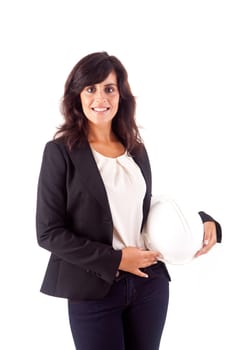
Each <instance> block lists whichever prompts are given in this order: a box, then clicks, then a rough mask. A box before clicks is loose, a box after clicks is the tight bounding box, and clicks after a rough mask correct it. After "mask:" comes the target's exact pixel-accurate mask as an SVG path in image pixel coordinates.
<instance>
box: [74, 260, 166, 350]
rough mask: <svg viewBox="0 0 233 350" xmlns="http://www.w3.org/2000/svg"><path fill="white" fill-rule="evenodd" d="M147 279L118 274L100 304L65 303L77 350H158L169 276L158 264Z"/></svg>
mask: <svg viewBox="0 0 233 350" xmlns="http://www.w3.org/2000/svg"><path fill="white" fill-rule="evenodd" d="M144 270H145V271H146V272H147V273H148V275H149V277H148V278H143V277H138V276H136V275H132V274H130V273H121V274H120V276H119V277H118V278H116V281H115V282H114V284H113V285H112V288H111V290H110V292H109V293H108V295H107V296H106V297H104V298H103V299H101V300H88V301H71V300H69V301H68V311H69V319H70V326H71V331H72V335H73V339H74V343H75V346H76V349H77V350H158V349H159V344H160V340H161V336H162V332H163V328H164V324H165V320H166V314H167V307H168V300H169V276H168V275H167V274H166V273H165V272H164V269H162V267H161V266H160V264H159V263H158V264H155V265H152V266H150V267H148V268H146V269H144Z"/></svg>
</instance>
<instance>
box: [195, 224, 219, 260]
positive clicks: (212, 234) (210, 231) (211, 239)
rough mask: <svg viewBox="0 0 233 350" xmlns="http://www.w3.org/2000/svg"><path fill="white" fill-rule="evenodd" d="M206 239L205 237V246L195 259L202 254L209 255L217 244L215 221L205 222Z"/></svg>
mask: <svg viewBox="0 0 233 350" xmlns="http://www.w3.org/2000/svg"><path fill="white" fill-rule="evenodd" d="M203 225H204V237H203V246H202V248H201V249H200V250H199V251H198V252H197V253H196V254H195V257H198V256H200V255H202V254H206V253H208V251H209V250H210V249H211V248H212V247H213V246H214V245H215V244H216V242H217V231H216V224H215V222H214V221H206V222H204V224H203Z"/></svg>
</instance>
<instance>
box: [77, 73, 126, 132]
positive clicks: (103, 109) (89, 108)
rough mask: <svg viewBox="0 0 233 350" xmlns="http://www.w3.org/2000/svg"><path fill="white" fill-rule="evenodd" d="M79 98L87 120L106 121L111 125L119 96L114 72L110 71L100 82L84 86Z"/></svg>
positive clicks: (92, 121) (95, 122) (94, 121)
mask: <svg viewBox="0 0 233 350" xmlns="http://www.w3.org/2000/svg"><path fill="white" fill-rule="evenodd" d="M80 98H81V103H82V108H83V112H84V114H85V115H86V117H87V119H88V120H89V122H91V123H94V124H101V123H108V125H109V126H110V127H111V122H112V119H113V118H114V117H115V115H116V113H117V110H118V104H119V98H120V94H119V91H118V87H117V76H116V73H115V72H111V73H109V75H108V76H107V78H106V79H105V80H104V81H102V82H101V83H99V84H95V85H93V86H88V87H86V88H84V89H83V91H82V92H81V94H80Z"/></svg>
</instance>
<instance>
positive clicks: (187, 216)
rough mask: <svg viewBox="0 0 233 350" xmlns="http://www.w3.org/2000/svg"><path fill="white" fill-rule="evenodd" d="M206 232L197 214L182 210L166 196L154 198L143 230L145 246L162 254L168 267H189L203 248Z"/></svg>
mask: <svg viewBox="0 0 233 350" xmlns="http://www.w3.org/2000/svg"><path fill="white" fill-rule="evenodd" d="M203 234H204V228H203V223H202V220H201V217H200V215H199V214H198V212H191V211H190V210H188V209H187V208H186V209H185V208H181V207H180V206H179V205H178V204H177V202H176V201H175V200H174V199H172V198H169V197H167V196H159V197H153V196H152V200H151V207H150V211H149V215H148V218H147V222H146V224H145V225H144V228H143V232H142V235H143V238H144V242H145V246H146V248H147V249H149V250H154V251H159V252H160V253H161V254H162V256H163V259H161V260H163V261H164V262H166V263H169V264H186V263H188V262H190V261H191V260H192V259H193V258H194V255H195V254H196V252H197V251H198V250H199V249H200V248H201V247H202V245H203Z"/></svg>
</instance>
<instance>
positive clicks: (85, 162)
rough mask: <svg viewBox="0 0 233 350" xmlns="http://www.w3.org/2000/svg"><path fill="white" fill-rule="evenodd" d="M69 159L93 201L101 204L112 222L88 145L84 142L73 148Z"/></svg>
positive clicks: (97, 170)
mask: <svg viewBox="0 0 233 350" xmlns="http://www.w3.org/2000/svg"><path fill="white" fill-rule="evenodd" d="M70 157H71V160H72V161H73V163H74V165H75V167H76V170H77V171H78V172H79V174H80V175H81V178H82V180H83V183H84V185H85V186H86V187H87V188H88V191H89V192H90V193H91V194H92V195H93V197H95V199H96V200H97V201H98V202H99V203H100V204H101V206H102V207H103V208H104V210H105V212H106V214H107V215H108V216H109V217H111V221H112V215H111V211H110V206H109V202H108V197H107V193H106V190H105V187H104V183H103V180H102V177H101V175H100V172H99V169H98V167H97V165H96V162H95V160H94V157H93V154H92V151H91V149H90V146H89V144H88V143H87V142H85V143H84V144H82V145H79V146H76V147H74V148H73V150H72V151H71V152H70Z"/></svg>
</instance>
